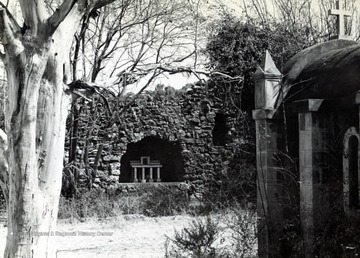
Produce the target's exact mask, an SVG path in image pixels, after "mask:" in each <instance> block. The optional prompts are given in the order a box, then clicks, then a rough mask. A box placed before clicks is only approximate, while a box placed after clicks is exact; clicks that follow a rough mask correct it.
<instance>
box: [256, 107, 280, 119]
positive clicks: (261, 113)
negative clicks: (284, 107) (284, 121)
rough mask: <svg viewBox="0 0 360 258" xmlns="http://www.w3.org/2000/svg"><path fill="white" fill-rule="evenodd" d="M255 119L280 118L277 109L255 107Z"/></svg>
mask: <svg viewBox="0 0 360 258" xmlns="http://www.w3.org/2000/svg"><path fill="white" fill-rule="evenodd" d="M253 119H255V120H262V119H279V115H278V112H277V110H275V109H255V110H253Z"/></svg>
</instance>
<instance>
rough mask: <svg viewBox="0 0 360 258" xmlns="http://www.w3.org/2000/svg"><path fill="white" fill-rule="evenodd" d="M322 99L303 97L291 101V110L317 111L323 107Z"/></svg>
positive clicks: (301, 111)
mask: <svg viewBox="0 0 360 258" xmlns="http://www.w3.org/2000/svg"><path fill="white" fill-rule="evenodd" d="M323 104H324V99H304V100H298V101H295V102H294V103H293V111H294V112H297V113H305V112H318V111H320V108H322V107H323Z"/></svg>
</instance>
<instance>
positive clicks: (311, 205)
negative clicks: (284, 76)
mask: <svg viewBox="0 0 360 258" xmlns="http://www.w3.org/2000/svg"><path fill="white" fill-rule="evenodd" d="M322 102H323V100H322V99H308V100H302V101H297V102H295V103H294V106H295V108H294V110H295V111H296V112H298V120H299V171H300V218H301V224H302V231H303V240H304V245H303V246H304V255H305V257H314V244H315V242H314V233H315V232H316V231H317V229H318V230H319V229H320V230H321V229H322V226H321V223H322V220H323V219H324V218H326V215H327V214H326V213H327V212H328V211H329V199H328V182H327V181H328V180H327V178H328V173H329V149H328V148H329V147H328V146H329V132H328V123H329V121H327V120H328V118H327V116H326V115H325V114H324V113H318V112H317V111H318V110H319V109H320V107H321V104H322Z"/></svg>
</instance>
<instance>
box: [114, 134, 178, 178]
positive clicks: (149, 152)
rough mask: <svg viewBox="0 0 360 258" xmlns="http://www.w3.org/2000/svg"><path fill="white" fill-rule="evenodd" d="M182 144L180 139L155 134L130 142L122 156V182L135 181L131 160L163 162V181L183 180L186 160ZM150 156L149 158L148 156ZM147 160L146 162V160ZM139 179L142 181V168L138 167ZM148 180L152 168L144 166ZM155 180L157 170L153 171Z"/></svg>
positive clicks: (161, 175) (161, 174) (141, 162)
mask: <svg viewBox="0 0 360 258" xmlns="http://www.w3.org/2000/svg"><path fill="white" fill-rule="evenodd" d="M181 151H182V149H181V145H180V143H179V142H178V141H168V140H164V139H161V138H159V137H155V136H149V137H146V138H144V139H142V140H141V141H138V142H136V143H129V144H128V146H127V150H126V153H125V154H124V155H123V156H122V158H121V174H120V178H119V181H120V182H124V183H125V182H134V181H135V180H134V168H133V167H132V166H131V162H132V163H134V161H135V163H136V162H138V163H140V164H145V163H146V165H148V164H149V163H151V162H152V161H159V163H160V164H161V170H160V179H161V182H181V181H183V178H184V161H183V157H182V155H181ZM147 157H149V159H148V158H147ZM144 161H146V162H144ZM138 170H139V171H138V173H137V179H140V181H141V172H142V171H141V170H142V168H138ZM144 173H146V178H147V182H149V181H150V180H149V177H150V168H149V167H146V168H144ZM153 178H154V182H156V181H157V180H156V179H157V171H156V168H154V171H153Z"/></svg>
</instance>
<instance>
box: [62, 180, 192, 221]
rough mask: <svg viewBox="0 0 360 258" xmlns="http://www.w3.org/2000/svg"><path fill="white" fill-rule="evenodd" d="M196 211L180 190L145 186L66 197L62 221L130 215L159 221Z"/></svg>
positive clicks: (83, 192) (63, 202)
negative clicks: (162, 217) (165, 217)
mask: <svg viewBox="0 0 360 258" xmlns="http://www.w3.org/2000/svg"><path fill="white" fill-rule="evenodd" d="M193 209H194V207H191V205H190V201H189V198H188V196H187V193H186V192H184V191H182V190H179V189H178V188H176V187H168V186H162V185H158V186H151V185H143V186H141V187H138V188H130V189H129V190H126V191H124V192H121V191H120V190H117V191H115V192H109V193H105V192H103V191H102V190H101V189H95V188H93V189H91V190H87V189H83V190H82V191H78V192H77V193H76V194H75V196H73V197H72V198H65V197H64V196H62V197H61V198H60V207H59V218H60V219H69V220H70V221H77V220H80V221H81V220H84V219H86V218H98V219H106V218H109V217H116V216H119V215H128V214H144V215H146V216H151V217H157V216H170V215H176V214H184V213H191V212H192V211H191V210H193Z"/></svg>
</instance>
